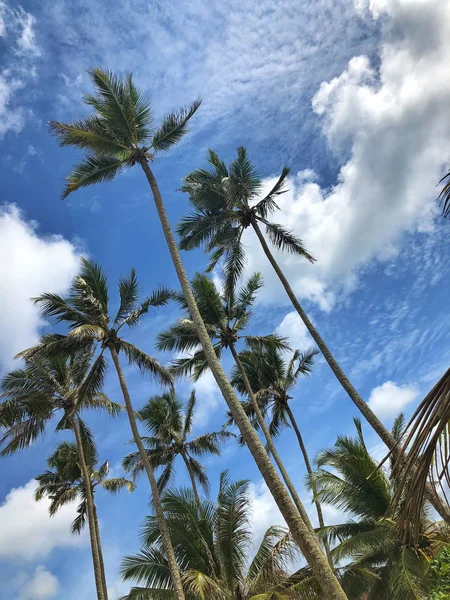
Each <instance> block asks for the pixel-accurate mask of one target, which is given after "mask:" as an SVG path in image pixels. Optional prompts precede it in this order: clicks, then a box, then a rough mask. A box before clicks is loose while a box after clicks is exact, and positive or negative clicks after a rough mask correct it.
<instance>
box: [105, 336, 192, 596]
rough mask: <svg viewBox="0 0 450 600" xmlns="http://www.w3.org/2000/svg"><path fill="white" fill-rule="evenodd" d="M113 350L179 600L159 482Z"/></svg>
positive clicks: (174, 559)
mask: <svg viewBox="0 0 450 600" xmlns="http://www.w3.org/2000/svg"><path fill="white" fill-rule="evenodd" d="M109 350H110V352H111V356H112V359H113V362H114V366H115V368H116V371H117V376H118V378H119V383H120V388H121V390H122V394H123V398H124V400H125V406H126V409H127V413H128V420H129V421H130V427H131V431H132V433H133V438H134V441H135V444H136V446H137V448H138V451H139V454H140V456H141V460H142V464H143V465H144V469H145V471H146V473H147V477H148V480H149V482H150V488H151V491H152V497H153V504H154V506H155V514H156V521H157V523H158V528H159V531H160V533H161V538H162V541H163V546H164V550H165V553H166V559H167V563H168V565H169V571H170V578H171V580H172V585H173V587H174V590H175V594H176V597H177V600H184V592H183V586H182V583H181V578H180V573H179V571H178V565H177V561H176V558H175V553H174V550H173V546H172V540H171V539H170V533H169V529H168V527H167V523H166V519H165V517H164V511H163V509H162V505H161V498H160V495H159V490H158V484H157V482H156V477H155V473H154V472H153V468H152V466H151V464H150V461H149V459H148V456H147V453H146V451H145V448H144V445H143V443H142V440H141V436H140V435H139V431H138V428H137V425H136V417H135V415H134V409H133V405H132V404H131V398H130V394H129V392H128V387H127V384H126V382H125V377H124V375H123V371H122V367H121V365H120V361H119V356H118V354H117V350H116V349H115V348H114V346H110V348H109Z"/></svg>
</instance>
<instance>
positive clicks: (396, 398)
mask: <svg viewBox="0 0 450 600" xmlns="http://www.w3.org/2000/svg"><path fill="white" fill-rule="evenodd" d="M418 394H419V392H418V390H417V388H415V387H414V386H412V385H397V384H395V383H394V382H393V381H385V382H384V383H383V384H382V385H379V386H377V387H375V388H373V390H372V391H371V393H370V397H369V406H370V408H371V409H372V410H373V411H374V413H375V414H376V415H377V416H378V417H380V419H390V418H394V417H396V416H397V415H398V414H399V413H400V412H401V411H403V409H404V408H405V407H406V406H407V405H408V404H410V403H411V402H413V401H414V400H415V399H416V398H417V396H418Z"/></svg>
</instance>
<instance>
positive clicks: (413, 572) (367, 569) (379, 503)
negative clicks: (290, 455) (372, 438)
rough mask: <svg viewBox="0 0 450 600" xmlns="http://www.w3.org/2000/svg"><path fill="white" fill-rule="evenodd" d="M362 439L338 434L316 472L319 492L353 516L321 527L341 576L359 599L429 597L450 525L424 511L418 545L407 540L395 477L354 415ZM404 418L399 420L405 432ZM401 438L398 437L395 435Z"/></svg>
mask: <svg viewBox="0 0 450 600" xmlns="http://www.w3.org/2000/svg"><path fill="white" fill-rule="evenodd" d="M355 425H356V429H357V437H356V438H351V437H348V436H339V437H338V439H337V441H336V444H335V445H334V447H333V448H330V449H327V450H324V451H322V452H320V454H319V455H318V457H317V460H316V462H317V465H318V467H319V470H318V471H317V473H316V474H315V482H316V487H317V490H318V495H319V497H320V498H321V500H322V503H324V502H325V503H328V504H331V505H332V506H335V507H336V508H338V509H339V510H343V511H345V512H348V513H349V517H350V518H349V520H348V521H347V522H345V523H342V524H339V525H329V526H328V527H325V528H324V529H323V530H321V532H320V533H321V535H324V536H327V537H328V538H329V539H330V540H331V542H338V543H337V545H336V546H335V548H334V549H333V556H334V559H335V561H336V563H339V562H341V563H344V566H342V567H341V569H340V571H341V580H342V585H343V587H344V589H345V591H346V592H347V594H348V597H349V598H352V599H355V600H360V599H363V598H365V599H366V600H417V599H418V598H422V597H425V594H426V581H427V578H426V574H427V570H428V566H429V561H430V560H431V559H432V558H433V557H434V556H435V555H436V554H438V553H439V551H440V550H441V549H442V548H443V547H450V546H449V544H450V529H449V528H448V526H447V525H446V524H444V523H443V522H433V521H431V520H430V519H429V518H428V517H427V512H426V509H425V510H422V520H421V529H420V534H419V536H418V539H417V542H418V543H417V545H416V544H415V543H414V541H413V540H412V538H409V540H402V539H401V536H399V525H398V523H397V518H398V513H395V512H394V513H392V512H391V507H392V499H393V495H394V493H395V484H396V482H395V480H390V479H389V477H388V474H387V473H386V471H384V470H383V468H378V464H377V462H376V461H375V460H374V459H373V458H372V457H371V456H370V454H369V452H368V450H367V447H366V444H365V441H364V437H363V434H362V430H361V423H360V422H359V421H358V420H357V419H355ZM402 429H403V416H400V418H399V420H397V422H396V424H395V431H397V432H400V433H401V432H402ZM396 437H397V436H396Z"/></svg>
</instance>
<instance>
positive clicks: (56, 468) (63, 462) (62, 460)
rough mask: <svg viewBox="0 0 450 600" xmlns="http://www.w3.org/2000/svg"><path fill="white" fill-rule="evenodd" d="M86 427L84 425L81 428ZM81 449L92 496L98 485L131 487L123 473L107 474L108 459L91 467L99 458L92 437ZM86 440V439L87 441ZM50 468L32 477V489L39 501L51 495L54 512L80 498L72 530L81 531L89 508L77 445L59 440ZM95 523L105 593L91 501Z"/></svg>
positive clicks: (113, 489) (113, 490)
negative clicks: (35, 483)
mask: <svg viewBox="0 0 450 600" xmlns="http://www.w3.org/2000/svg"><path fill="white" fill-rule="evenodd" d="M84 430H85V431H86V429H84ZM84 442H85V443H84V444H83V449H84V456H85V457H86V463H87V466H88V469H89V473H90V488H91V494H92V497H94V495H95V489H96V488H97V487H98V486H100V487H102V488H103V489H105V490H107V491H108V492H111V493H117V492H119V491H120V490H121V489H123V488H127V489H128V491H130V492H132V491H133V490H134V485H133V483H132V482H131V481H128V480H127V479H125V478H124V477H114V478H107V477H108V474H109V463H108V462H105V463H103V464H102V465H100V467H99V468H98V469H94V467H95V465H96V463H97V462H98V455H97V450H96V448H95V444H93V440H92V439H91V438H90V437H88V438H87V440H85V441H84ZM86 442H87V443H86ZM47 464H48V466H49V470H47V471H45V472H44V473H42V474H41V475H38V476H37V477H36V478H35V479H36V481H37V482H38V486H37V488H36V490H35V494H34V497H35V500H37V501H39V500H42V499H43V498H45V497H48V498H49V499H50V505H49V513H50V516H54V515H55V514H56V513H57V512H58V510H59V509H60V508H61V507H62V506H64V505H65V504H68V503H71V502H74V501H75V500H77V499H79V500H80V504H79V505H78V508H77V513H78V515H77V517H76V518H75V519H74V521H73V523H72V528H71V529H72V533H77V534H80V533H81V531H82V529H83V528H84V526H85V524H86V519H87V518H88V509H87V501H86V486H85V483H84V478H83V473H82V471H81V468H80V458H79V454H78V449H77V445H76V444H74V443H73V442H61V443H60V444H58V446H57V447H56V449H55V450H54V452H53V453H52V454H51V455H50V457H49V458H48V460H47ZM94 525H95V544H96V545H97V549H98V555H99V560H100V569H101V576H102V582H103V587H104V589H105V593H106V577H105V566H104V562H103V552H102V544H101V538H100V528H99V523H98V517H97V507H96V505H95V502H94Z"/></svg>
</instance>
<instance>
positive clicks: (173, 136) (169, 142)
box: [151, 100, 201, 152]
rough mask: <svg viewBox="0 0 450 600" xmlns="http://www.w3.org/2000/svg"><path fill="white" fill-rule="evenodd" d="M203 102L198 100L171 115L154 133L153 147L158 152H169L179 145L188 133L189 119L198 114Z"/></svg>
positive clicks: (165, 118)
mask: <svg viewBox="0 0 450 600" xmlns="http://www.w3.org/2000/svg"><path fill="white" fill-rule="evenodd" d="M200 104H201V100H196V101H195V102H193V103H192V104H191V105H189V106H186V107H184V108H180V109H179V110H178V111H175V112H171V113H169V114H168V115H167V116H166V117H164V119H163V120H162V123H161V125H160V127H159V129H158V130H157V131H156V132H155V133H154V135H153V137H152V141H151V147H152V148H153V150H155V151H156V152H162V151H165V150H169V149H170V148H171V147H172V146H175V145H176V144H178V142H179V141H180V140H181V138H182V137H183V136H184V135H186V133H187V132H188V122H189V119H190V118H191V117H192V116H193V115H194V114H195V113H196V111H197V110H198V108H199V106H200Z"/></svg>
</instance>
